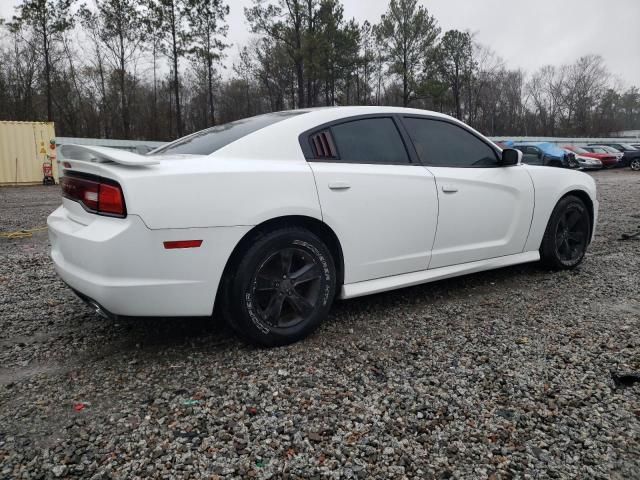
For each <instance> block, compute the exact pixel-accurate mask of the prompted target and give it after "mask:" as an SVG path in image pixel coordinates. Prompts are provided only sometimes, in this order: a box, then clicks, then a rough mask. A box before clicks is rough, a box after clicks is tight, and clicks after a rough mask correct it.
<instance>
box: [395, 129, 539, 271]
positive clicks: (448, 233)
mask: <svg viewBox="0 0 640 480" xmlns="http://www.w3.org/2000/svg"><path fill="white" fill-rule="evenodd" d="M403 123H404V125H405V127H406V129H407V132H408V134H409V136H410V137H411V140H412V142H413V144H414V146H415V148H416V151H417V153H418V155H419V157H420V159H421V160H422V162H423V163H424V164H425V165H426V166H427V168H428V169H429V171H430V172H431V173H432V174H433V175H434V177H435V179H436V186H437V192H438V199H439V213H438V229H437V233H436V239H435V243H434V245H433V250H432V252H431V263H430V265H429V268H439V267H446V266H449V265H456V264H462V263H468V262H474V261H478V260H485V259H489V258H495V257H501V256H505V255H513V254H516V253H521V252H522V251H523V250H524V246H525V243H526V241H527V237H528V235H529V227H530V225H531V219H532V216H533V202H534V191H533V182H532V180H531V177H530V176H529V174H528V172H527V170H526V167H524V166H521V165H516V166H509V167H501V166H499V164H498V152H497V151H496V150H494V148H493V147H492V146H491V145H490V144H489V143H487V142H486V141H485V140H483V139H482V138H481V137H479V136H477V135H476V134H475V133H473V132H471V131H470V130H467V129H466V128H463V127H462V126H460V125H458V124H456V123H453V122H449V121H445V120H441V119H435V118H426V117H405V118H404V119H403Z"/></svg>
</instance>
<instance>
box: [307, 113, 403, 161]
mask: <svg viewBox="0 0 640 480" xmlns="http://www.w3.org/2000/svg"><path fill="white" fill-rule="evenodd" d="M328 131H329V132H330V133H331V139H332V140H333V145H335V149H336V151H335V154H334V157H335V156H337V157H336V159H339V161H341V162H344V163H384V164H398V163H410V161H409V155H408V154H407V149H406V148H405V146H404V142H403V141H402V137H401V136H400V132H399V131H398V128H397V127H396V124H395V122H394V121H393V119H391V118H389V117H383V118H365V119H361V120H353V121H350V122H345V123H340V124H338V125H333V126H332V127H331V128H330V129H329V130H328ZM316 137H317V135H312V137H311V141H312V142H313V143H312V145H313V149H314V153H315V158H316V159H318V160H320V159H323V158H331V156H332V155H331V154H329V155H326V154H325V155H321V154H320V153H322V148H321V147H320V148H319V147H318V146H317V144H318V142H317V138H316ZM331 139H330V140H331Z"/></svg>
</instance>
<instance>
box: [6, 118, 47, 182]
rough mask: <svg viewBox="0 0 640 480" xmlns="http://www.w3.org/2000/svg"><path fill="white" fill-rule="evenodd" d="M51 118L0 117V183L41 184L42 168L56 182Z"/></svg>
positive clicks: (43, 172) (43, 173) (42, 177)
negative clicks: (12, 119)
mask: <svg viewBox="0 0 640 480" xmlns="http://www.w3.org/2000/svg"><path fill="white" fill-rule="evenodd" d="M55 139H56V134H55V129H54V126H53V122H4V121H0V186H4V185H35V184H42V183H43V180H44V177H45V170H46V169H47V167H48V166H49V165H50V166H51V173H52V176H53V178H54V180H55V182H56V183H58V165H57V162H56V143H55Z"/></svg>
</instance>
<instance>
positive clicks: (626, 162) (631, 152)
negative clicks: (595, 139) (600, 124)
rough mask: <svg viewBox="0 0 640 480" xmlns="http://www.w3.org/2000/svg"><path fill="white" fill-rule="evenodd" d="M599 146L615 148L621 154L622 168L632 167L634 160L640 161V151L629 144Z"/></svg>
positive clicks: (600, 144) (603, 144)
mask: <svg viewBox="0 0 640 480" xmlns="http://www.w3.org/2000/svg"><path fill="white" fill-rule="evenodd" d="M597 146H600V147H609V148H614V149H615V150H617V151H619V152H621V153H622V160H621V162H620V166H621V167H626V166H631V162H632V161H633V160H640V150H638V149H636V148H633V147H632V146H631V145H629V144H628V143H599V144H598V145H597ZM636 163H637V162H636ZM634 164H635V163H634Z"/></svg>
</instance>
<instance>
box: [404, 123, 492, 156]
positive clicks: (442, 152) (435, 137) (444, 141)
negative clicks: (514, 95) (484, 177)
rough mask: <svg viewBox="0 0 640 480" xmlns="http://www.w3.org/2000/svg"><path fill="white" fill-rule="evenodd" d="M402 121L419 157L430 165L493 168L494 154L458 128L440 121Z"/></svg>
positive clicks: (465, 131)
mask: <svg viewBox="0 0 640 480" xmlns="http://www.w3.org/2000/svg"><path fill="white" fill-rule="evenodd" d="M404 123H405V125H406V127H407V131H408V132H409V136H410V137H411V140H412V141H413V144H414V146H415V147H416V151H417V153H418V156H419V157H420V160H422V162H423V163H425V164H427V165H432V166H434V167H495V166H497V165H498V156H497V154H496V152H495V151H494V150H493V148H491V147H490V146H489V145H488V144H486V143H484V142H483V141H482V140H480V139H479V138H478V137H476V136H475V135H473V134H472V133H471V132H468V131H467V130H465V129H464V128H462V127H459V126H457V125H454V124H452V123H449V122H445V121H441V120H432V119H427V118H415V117H407V118H405V119H404Z"/></svg>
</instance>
